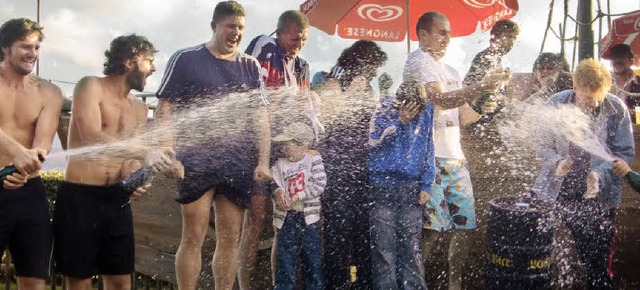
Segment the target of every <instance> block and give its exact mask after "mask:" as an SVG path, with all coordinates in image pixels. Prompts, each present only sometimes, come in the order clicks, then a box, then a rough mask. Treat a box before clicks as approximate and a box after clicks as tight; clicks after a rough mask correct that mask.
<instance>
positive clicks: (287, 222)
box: [273, 211, 324, 290]
mask: <svg viewBox="0 0 640 290" xmlns="http://www.w3.org/2000/svg"><path fill="white" fill-rule="evenodd" d="M318 224H319V223H314V224H310V225H307V224H306V223H305V221H304V213H302V212H295V211H289V212H287V217H286V218H285V219H284V225H282V228H281V229H280V230H278V234H277V235H276V237H277V239H278V241H277V252H276V286H275V287H274V288H273V289H274V290H289V289H291V290H293V289H296V265H297V261H298V253H299V252H302V269H303V274H302V277H303V282H304V289H310V290H321V289H322V287H323V286H324V285H323V284H324V277H323V276H324V275H323V273H322V258H321V256H320V255H321V253H320V226H319V225H318Z"/></svg>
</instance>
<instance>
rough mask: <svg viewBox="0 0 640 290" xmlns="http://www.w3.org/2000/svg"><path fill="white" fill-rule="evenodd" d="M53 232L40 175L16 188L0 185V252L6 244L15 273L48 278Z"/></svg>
mask: <svg viewBox="0 0 640 290" xmlns="http://www.w3.org/2000/svg"><path fill="white" fill-rule="evenodd" d="M51 244H52V231H51V221H50V215H49V203H48V202H47V193H46V190H45V187H44V184H43V183H42V179H40V177H35V178H32V179H30V180H29V181H27V183H26V184H25V185H24V186H23V187H21V188H18V189H12V190H9V189H4V188H2V187H0V251H4V250H5V249H6V248H7V246H8V247H9V251H10V252H11V258H12V259H13V263H14V265H15V267H16V273H17V274H18V276H23V277H36V278H47V277H48V276H49V262H50V261H51Z"/></svg>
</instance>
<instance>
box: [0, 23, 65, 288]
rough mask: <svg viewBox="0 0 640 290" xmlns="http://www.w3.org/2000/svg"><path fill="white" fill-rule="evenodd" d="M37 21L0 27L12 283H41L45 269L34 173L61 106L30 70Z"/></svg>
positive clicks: (0, 226) (2, 156) (1, 224)
mask: <svg viewBox="0 0 640 290" xmlns="http://www.w3.org/2000/svg"><path fill="white" fill-rule="evenodd" d="M43 37H44V34H43V32H42V26H40V25H39V24H38V23H36V22H33V21H31V20H29V19H26V18H18V19H12V20H9V21H7V22H5V23H4V24H3V25H2V27H0V49H1V50H0V59H1V60H2V62H1V63H0V101H1V102H2V106H0V164H1V165H0V166H6V165H9V164H13V165H14V166H15V167H16V169H17V170H18V172H16V173H14V174H12V175H9V176H7V177H6V178H4V181H3V184H2V185H3V188H2V189H0V251H4V250H5V249H6V248H7V246H8V247H9V250H10V251H11V256H12V258H13V263H14V265H15V267H16V272H17V275H18V289H21V290H22V289H44V282H45V278H46V277H47V276H48V275H49V256H50V253H51V238H52V234H51V224H50V223H49V208H48V202H47V197H46V191H45V188H44V184H43V183H42V180H41V179H40V177H39V176H38V170H40V167H41V162H40V160H38V155H42V156H43V157H44V156H46V155H47V152H49V150H50V149H51V142H52V141H53V136H54V135H55V133H56V128H58V118H59V117H60V109H61V108H62V93H61V92H60V89H59V88H58V87H57V86H55V85H53V84H51V83H50V82H47V81H45V80H42V79H40V78H39V77H37V76H35V75H32V74H31V72H32V71H33V67H34V65H35V62H36V60H37V59H38V55H39V51H40V41H42V38H43Z"/></svg>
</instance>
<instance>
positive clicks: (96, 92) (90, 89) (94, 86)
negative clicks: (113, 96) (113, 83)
mask: <svg viewBox="0 0 640 290" xmlns="http://www.w3.org/2000/svg"><path fill="white" fill-rule="evenodd" d="M103 88H104V82H103V78H101V77H96V76H86V77H83V78H81V79H80V81H78V83H77V84H76V87H75V89H74V90H73V98H74V99H76V98H82V99H86V98H98V99H101V98H102V95H103V91H104V90H103Z"/></svg>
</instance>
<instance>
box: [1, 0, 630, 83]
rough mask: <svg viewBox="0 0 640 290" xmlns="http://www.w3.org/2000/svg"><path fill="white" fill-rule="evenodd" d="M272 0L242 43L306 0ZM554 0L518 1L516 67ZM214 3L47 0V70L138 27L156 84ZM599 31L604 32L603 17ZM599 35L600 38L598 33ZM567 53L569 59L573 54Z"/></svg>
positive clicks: (4, 7)
mask: <svg viewBox="0 0 640 290" xmlns="http://www.w3.org/2000/svg"><path fill="white" fill-rule="evenodd" d="M267 1H268V2H267ZM267 1H265V0H245V1H242V4H243V5H244V7H245V9H246V10H247V14H248V17H247V27H246V30H245V36H244V40H243V46H242V47H243V48H244V47H246V46H247V45H248V44H249V41H250V40H251V39H252V38H253V37H255V36H257V35H259V34H269V33H271V32H273V30H274V29H275V26H276V22H277V18H278V16H279V14H280V13H281V12H283V11H285V10H288V9H298V7H299V5H300V3H302V2H303V1H302V0H278V1H270V0H267ZM550 1H551V0H544V1H542V0H535V1H533V0H520V1H519V2H520V11H519V12H518V14H517V15H516V16H515V17H514V18H513V19H514V20H515V21H516V22H518V23H519V25H520V29H521V33H520V37H519V38H518V41H517V42H516V45H515V47H514V48H513V50H512V52H510V53H509V54H508V55H507V56H506V57H505V63H506V65H507V66H509V67H511V68H512V69H513V70H514V71H525V72H527V71H530V70H531V65H532V63H533V61H534V60H535V58H536V56H537V54H538V52H539V49H540V43H541V42H542V38H543V33H544V28H545V26H546V19H547V13H548V11H547V8H548V6H549V3H550ZM556 2H557V3H556V7H554V9H555V11H554V20H553V27H554V28H556V29H557V26H558V24H559V23H560V22H561V20H562V3H561V2H562V1H556ZM576 2H577V1H570V4H571V6H570V12H571V13H572V14H575V5H576ZM35 3H36V1H35V0H28V1H25V0H0V16H2V18H3V19H8V18H12V17H31V18H35V16H36V9H35ZM266 3H268V5H265V4H266ZM639 3H640V1H638V0H625V1H612V3H611V4H612V13H619V12H625V11H631V10H637V9H639V8H640V5H639ZM215 4H216V1H211V0H162V1H156V0H110V1H98V0H94V1H87V0H47V1H42V15H43V23H44V26H45V33H46V35H47V38H46V40H45V42H44V43H43V53H42V65H43V68H42V70H41V71H43V73H44V74H46V76H45V77H47V78H51V79H61V80H70V81H76V80H78V79H79V78H80V77H82V76H84V75H90V74H99V73H100V71H101V70H102V63H103V52H104V50H105V49H107V46H108V44H109V42H110V41H111V39H113V38H114V37H115V36H117V35H121V34H127V33H133V32H135V33H137V34H140V35H144V36H146V37H147V38H149V40H151V41H152V42H153V43H154V44H155V46H156V47H157V48H158V49H159V53H158V54H157V55H156V65H157V67H158V72H156V74H155V75H153V76H152V77H151V78H150V79H149V81H148V85H147V90H149V91H154V90H155V89H156V88H157V86H158V84H159V82H160V79H161V77H162V74H163V73H164V66H165V64H166V61H167V59H168V58H169V56H170V55H171V54H172V53H173V52H174V51H176V50H178V49H180V48H183V47H187V46H192V45H195V44H198V43H202V42H205V41H207V40H208V39H209V38H210V37H211V30H210V28H209V22H210V21H211V15H212V12H213V8H214V6H215ZM594 6H596V5H595V3H594ZM594 9H595V7H594ZM594 15H595V13H594ZM568 31H570V33H569V34H572V33H573V25H571V26H568ZM594 31H595V32H596V33H597V31H598V30H597V23H596V25H595V26H594ZM595 37H596V39H597V38H598V37H599V36H598V35H596V36H595ZM488 38H489V36H488V33H480V32H478V33H475V34H473V35H471V36H468V37H464V38H458V39H454V40H453V41H452V42H451V44H450V46H449V50H448V53H447V56H446V57H445V59H444V60H445V61H446V62H447V63H449V64H451V65H452V66H454V67H455V68H456V69H457V70H458V71H459V73H460V74H461V75H464V74H465V73H466V71H467V69H468V67H469V64H470V62H471V60H472V59H473V57H474V55H475V54H476V53H477V52H479V51H481V50H482V49H484V48H486V47H487V46H488ZM353 42H354V40H345V39H341V38H339V37H338V36H335V35H334V36H328V35H326V34H325V33H323V32H320V31H318V30H317V29H311V31H310V35H309V41H308V43H307V46H306V47H305V48H304V49H303V51H302V54H301V55H302V56H303V57H304V58H305V59H307V60H308V61H309V63H310V64H311V69H312V71H313V72H315V71H319V70H328V69H329V68H330V67H331V66H332V65H333V64H334V63H335V60H336V59H337V57H338V56H339V55H340V52H341V51H342V50H343V49H344V48H346V47H347V46H349V45H350V44H351V43H353ZM380 45H381V46H382V47H383V49H384V50H385V51H386V52H387V54H388V55H389V62H388V63H387V65H386V66H385V67H383V68H382V69H381V70H380V72H382V71H386V72H389V73H390V74H391V75H392V76H393V77H394V79H395V82H396V84H398V83H399V82H400V81H401V73H402V66H403V64H404V60H405V59H406V55H407V54H406V43H380ZM411 47H412V49H416V48H417V43H415V42H413V43H412V44H411ZM559 50H560V44H559V41H558V40H556V39H555V37H554V36H552V35H550V36H549V37H548V39H547V45H546V47H545V51H559ZM567 50H568V52H570V51H571V50H572V46H571V45H569V46H568V47H567ZM568 60H569V61H571V56H570V55H569V56H568ZM46 66H51V67H46Z"/></svg>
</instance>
